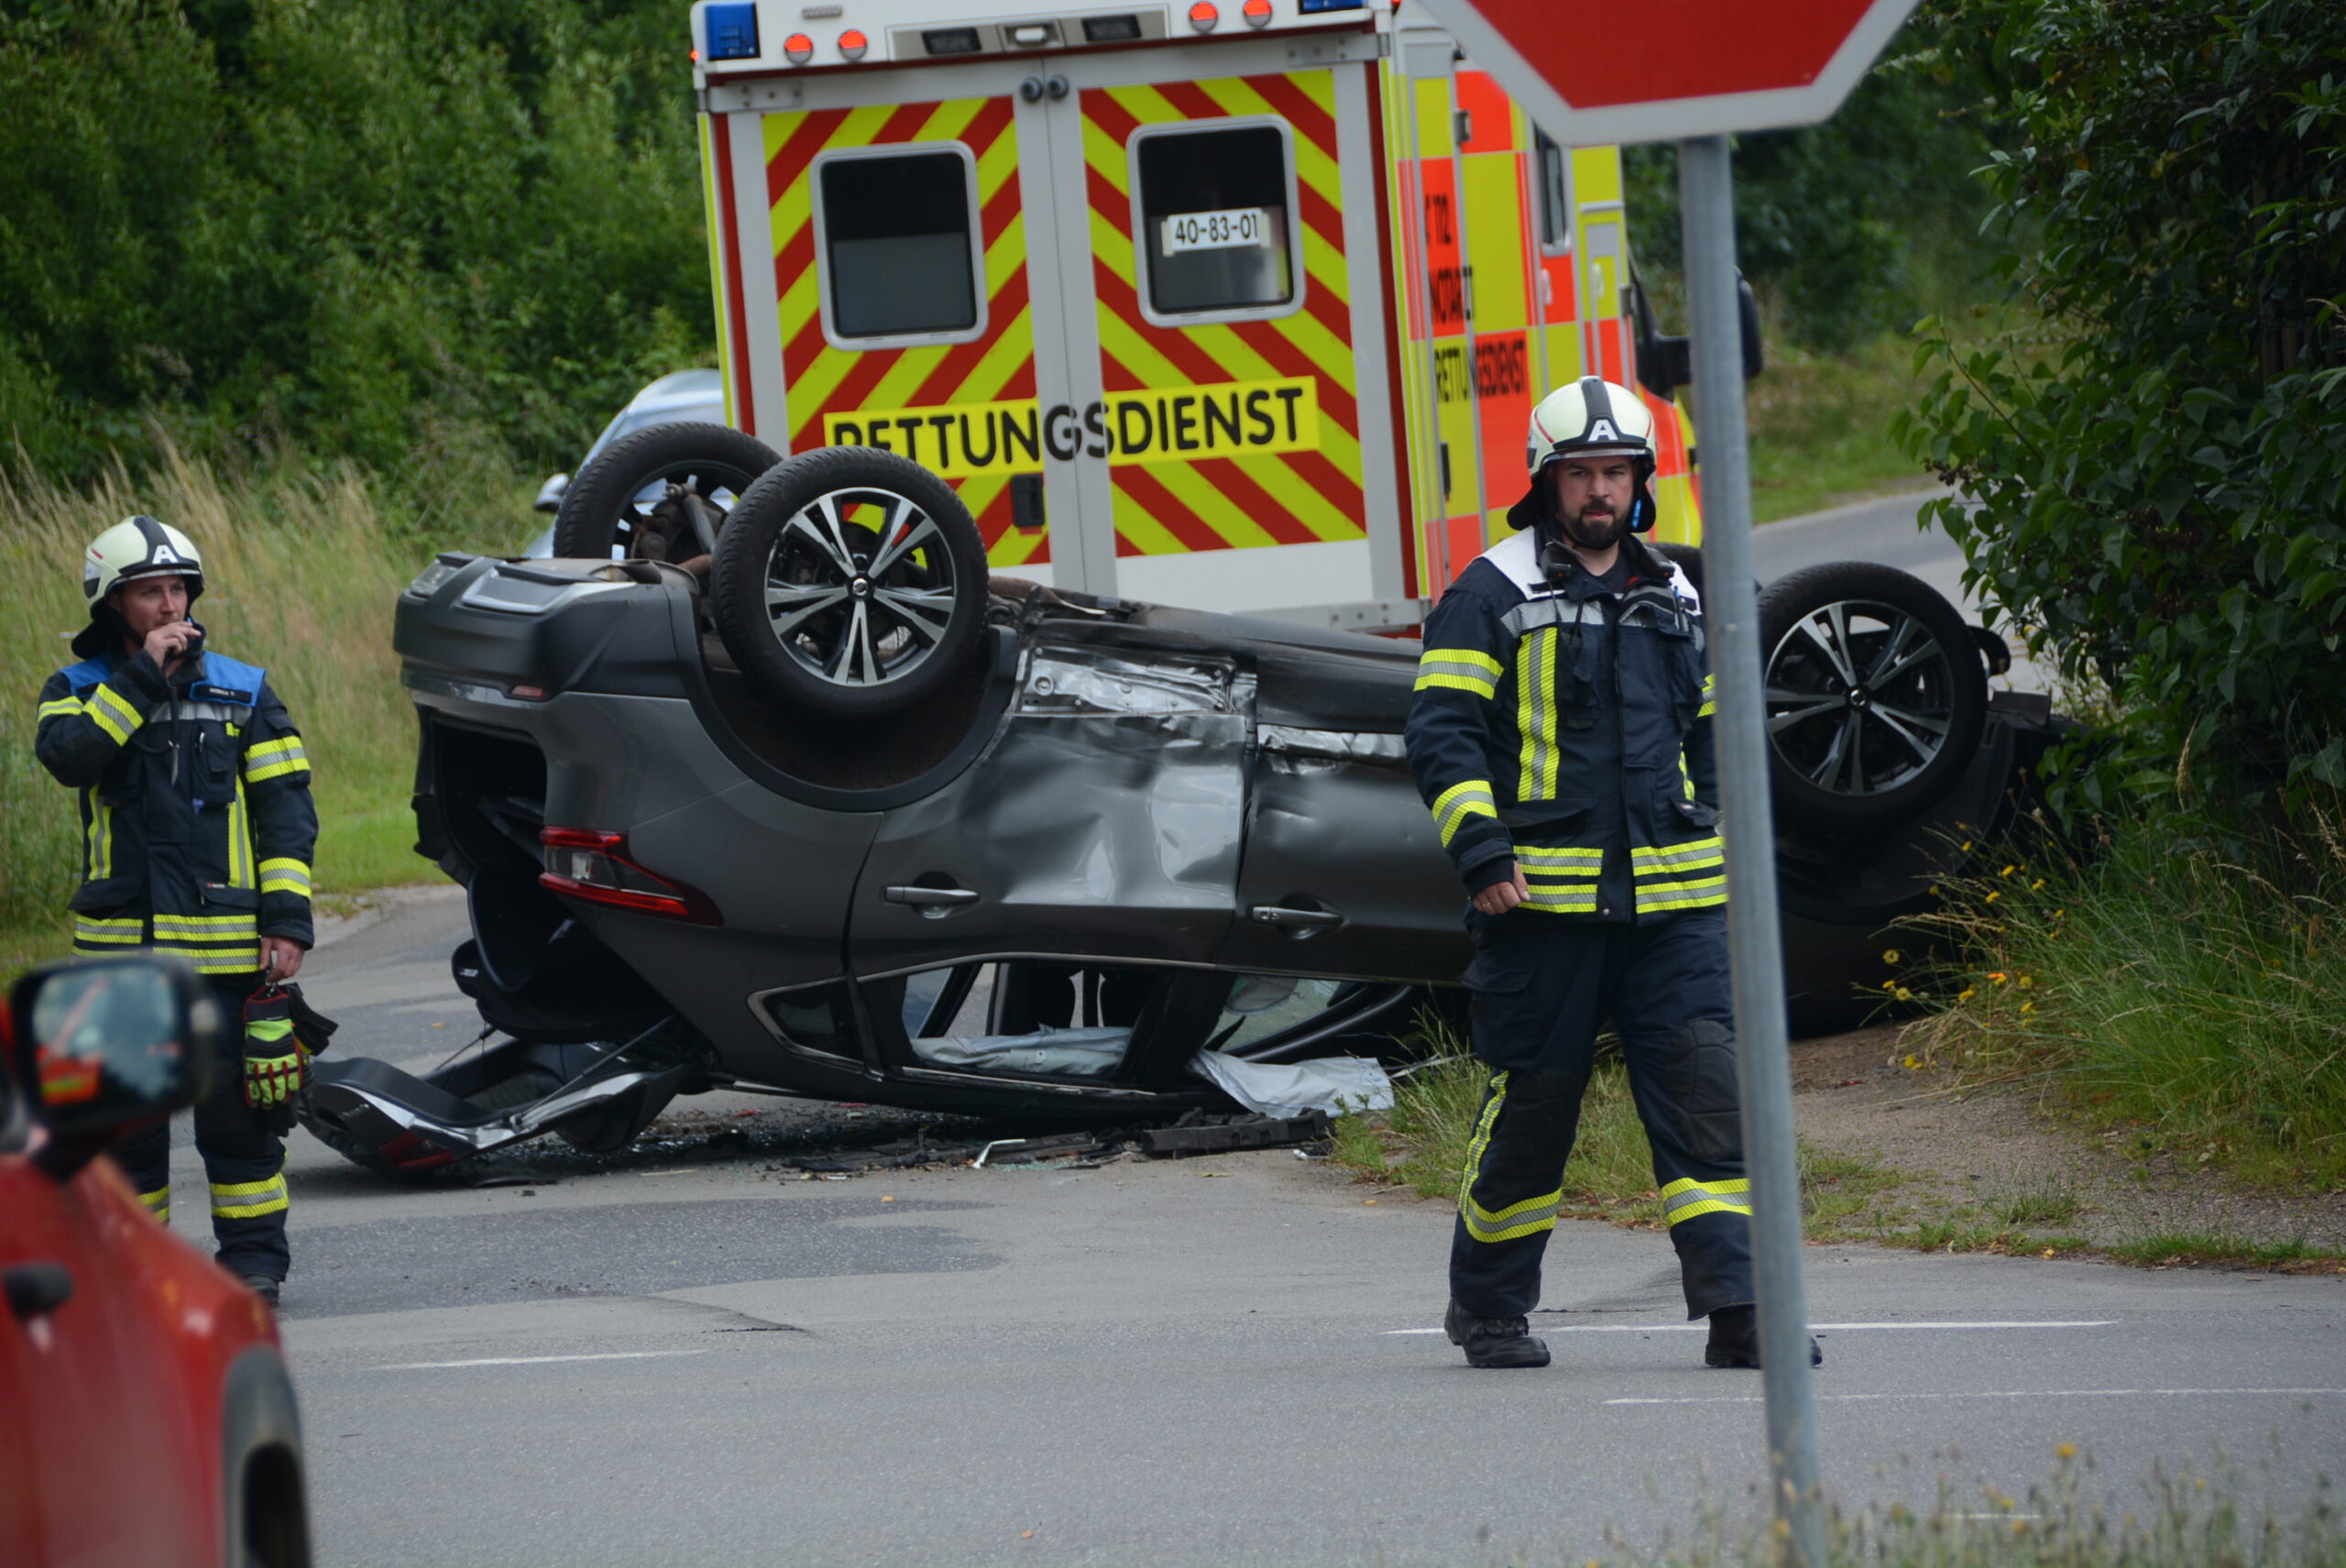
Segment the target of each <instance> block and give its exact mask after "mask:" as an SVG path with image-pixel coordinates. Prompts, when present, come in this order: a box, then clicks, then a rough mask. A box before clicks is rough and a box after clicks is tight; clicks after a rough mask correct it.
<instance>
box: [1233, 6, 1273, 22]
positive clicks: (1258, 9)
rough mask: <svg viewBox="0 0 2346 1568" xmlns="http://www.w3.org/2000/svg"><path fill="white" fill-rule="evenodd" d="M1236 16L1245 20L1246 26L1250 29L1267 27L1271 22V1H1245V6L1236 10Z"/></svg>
mask: <svg viewBox="0 0 2346 1568" xmlns="http://www.w3.org/2000/svg"><path fill="white" fill-rule="evenodd" d="M1238 14H1239V15H1240V16H1244V17H1245V18H1246V25H1247V26H1248V27H1267V26H1268V25H1269V24H1270V20H1271V0H1246V4H1244V5H1241V6H1240V7H1239V8H1238Z"/></svg>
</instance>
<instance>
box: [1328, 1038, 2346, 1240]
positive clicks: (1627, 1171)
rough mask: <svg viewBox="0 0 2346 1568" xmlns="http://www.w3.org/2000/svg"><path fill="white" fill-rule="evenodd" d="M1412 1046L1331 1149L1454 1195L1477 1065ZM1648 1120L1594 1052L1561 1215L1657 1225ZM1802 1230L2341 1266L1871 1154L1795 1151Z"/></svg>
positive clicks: (1608, 1058)
mask: <svg viewBox="0 0 2346 1568" xmlns="http://www.w3.org/2000/svg"><path fill="white" fill-rule="evenodd" d="M1418 1043H1419V1044H1420V1046H1421V1047H1423V1048H1424V1049H1425V1051H1426V1052H1427V1056H1426V1058H1425V1059H1424V1060H1423V1061H1422V1062H1421V1063H1420V1065H1418V1066H1416V1067H1414V1068H1409V1069H1402V1071H1401V1074H1400V1075H1399V1076H1398V1078H1397V1080H1396V1082H1395V1084H1394V1099H1393V1105H1392V1108H1391V1109H1390V1110H1387V1111H1384V1112H1380V1113H1375V1114H1372V1115H1368V1116H1346V1117H1343V1118H1342V1119H1341V1120H1339V1121H1338V1122H1337V1123H1336V1124H1335V1130H1334V1134H1333V1136H1332V1141H1331V1144H1330V1150H1329V1152H1330V1157H1331V1158H1332V1160H1333V1161H1334V1162H1335V1163H1336V1164H1337V1165H1339V1166H1342V1167H1343V1168H1346V1169H1348V1170H1351V1171H1353V1172H1354V1173H1355V1174H1356V1175H1357V1176H1359V1177H1360V1178H1362V1179H1367V1180H1375V1181H1379V1182H1384V1183H1387V1184H1390V1185H1392V1186H1396V1187H1403V1188H1407V1189H1408V1190H1410V1191H1411V1192H1414V1193H1416V1194H1417V1195H1418V1196H1419V1197H1420V1198H1439V1199H1453V1198H1454V1197H1455V1195H1456V1193H1457V1190H1458V1182H1459V1176H1460V1172H1461V1169H1462V1168H1463V1166H1464V1161H1465V1157H1466V1146H1467V1143H1468V1141H1469V1140H1470V1139H1471V1138H1472V1136H1473V1134H1474V1120H1475V1115H1476V1113H1477V1112H1478V1111H1479V1110H1480V1108H1481V1105H1482V1099H1483V1086H1484V1083H1485V1080H1486V1078H1487V1077H1488V1072H1487V1069H1485V1068H1484V1067H1483V1066H1482V1065H1481V1064H1480V1063H1478V1062H1476V1061H1474V1059H1473V1058H1470V1057H1467V1056H1465V1055H1464V1053H1463V1051H1462V1049H1461V1047H1460V1042H1459V1040H1458V1038H1457V1036H1456V1035H1455V1034H1454V1033H1453V1031H1452V1030H1450V1029H1449V1028H1448V1027H1447V1026H1445V1025H1442V1024H1440V1023H1438V1022H1433V1021H1428V1022H1427V1023H1426V1024H1425V1025H1422V1027H1421V1030H1420V1036H1419V1041H1418ZM1650 1161H1651V1157H1650V1153H1649V1150H1648V1146H1647V1143H1646V1136H1645V1129H1644V1128H1643V1126H1642V1125H1640V1124H1639V1121H1638V1114H1637V1107H1636V1106H1635V1104H1634V1103H1633V1102H1632V1101H1631V1099H1630V1095H1629V1083H1628V1070H1627V1069H1626V1068H1625V1067H1624V1066H1623V1064H1622V1062H1621V1058H1619V1056H1618V1055H1617V1054H1615V1053H1613V1052H1610V1051H1606V1052H1604V1053H1602V1054H1601V1055H1600V1057H1599V1058H1598V1061H1597V1066H1596V1070H1595V1074H1594V1075H1593V1076H1592V1077H1591V1078H1590V1080H1589V1086H1588V1093H1587V1096H1586V1098H1585V1099H1584V1100H1583V1102H1582V1103H1581V1119H1580V1128H1579V1132H1578V1135H1577V1136H1576V1137H1575V1138H1574V1140H1573V1152H1572V1157H1571V1159H1570V1160H1568V1161H1567V1162H1566V1164H1565V1168H1564V1179H1563V1204H1562V1213H1564V1214H1565V1215H1566V1216H1568V1217H1571V1218H1573V1219H1585V1220H1604V1221H1606V1222H1608V1223H1613V1224H1617V1225H1621V1226H1624V1227H1627V1228H1628V1229H1633V1230H1650V1229H1655V1228H1658V1227H1660V1225H1661V1212H1662V1211H1661V1193H1660V1191H1659V1190H1657V1189H1656V1187H1655V1185H1654V1179H1653V1168H1652V1165H1651V1163H1650ZM1800 1171H1801V1226H1802V1232H1803V1234H1804V1235H1805V1236H1806V1237H1807V1239H1808V1240H1810V1241H1812V1242H1869V1243H1875V1244H1879V1245H1887V1246H1899V1247H1911V1248H1913V1249H1914V1250H1915V1251H1918V1252H1957V1253H1988V1254H1993V1255H2006V1256H2013V1257H2040V1258H2053V1257H2084V1256H2090V1257H2099V1258H2106V1259H2108V1260H2110V1261H2112V1262H2117V1263H2124V1264H2133V1265H2137V1266H2144V1267H2159V1266H2180V1265H2213V1266H2232V1267H2249V1268H2264V1269H2270V1270H2272V1271H2274V1272H2276V1273H2320V1274H2332V1273H2339V1272H2346V1253H2341V1252H2339V1251H2337V1250H2335V1249H2332V1248H2328V1247H2321V1246H2316V1245H2311V1244H2309V1243H2307V1242H2304V1241H2285V1242H2278V1243H2275V1242H2260V1241H2254V1240H2252V1239H2249V1238H2247V1237H2243V1236H2235V1235H2228V1234H2221V1233H2217V1232H2194V1233H2189V1234H2184V1233H2151V1234H2141V1235H2136V1236H2121V1237H2118V1238H2115V1239H2112V1238H2110V1237H2108V1236H2102V1237H2094V1238H2088V1237H2084V1236H2080V1235H2077V1234H2072V1233H2070V1232H2068V1231H2066V1230H2064V1229H2062V1228H2061V1227H2064V1226H2068V1225H2071V1224H2074V1223H2076V1222H2077V1219H2078V1217H2079V1215H2080V1212H2081V1211H2082V1209H2083V1207H2084V1204H2083V1201H2082V1200H2081V1199H2079V1198H2078V1196H2077V1194H2076V1193H2075V1192H2073V1191H2071V1190H2068V1189H2067V1188H2066V1187H2063V1186H2060V1185H2058V1184H2055V1183H2050V1182H2035V1183H2031V1184H2023V1185H2020V1186H2015V1187H2012V1188H2010V1189H2006V1190H1990V1191H1987V1192H1983V1193H1980V1194H1979V1195H1978V1196H1976V1197H1971V1198H1966V1199H1963V1200H1961V1201H1956V1202H1954V1203H1952V1204H1950V1203H1948V1202H1946V1201H1944V1200H1943V1199H1941V1198H1938V1197H1936V1196H1933V1195H1928V1194H1925V1193H1924V1192H1921V1191H1918V1190H1915V1184H1914V1183H1913V1181H1912V1180H1911V1179H1909V1178H1908V1177H1907V1176H1906V1175H1905V1174H1904V1173H1903V1172H1901V1171H1898V1170H1894V1169H1891V1168H1887V1167H1884V1166H1881V1165H1879V1164H1876V1163H1874V1162H1872V1161H1869V1160H1864V1159H1856V1158H1851V1157H1847V1156H1842V1155H1836V1154H1831V1153H1827V1152H1825V1151H1823V1150H1820V1149H1817V1148H1815V1147H1814V1146H1810V1145H1809V1144H1808V1143H1806V1142H1805V1141H1803V1143H1802V1145H1801V1149H1800Z"/></svg>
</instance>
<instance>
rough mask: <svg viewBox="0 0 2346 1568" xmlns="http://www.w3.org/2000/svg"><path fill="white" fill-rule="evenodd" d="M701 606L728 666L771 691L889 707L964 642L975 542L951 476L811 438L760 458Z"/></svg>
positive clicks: (975, 625) (970, 614) (845, 710)
mask: <svg viewBox="0 0 2346 1568" xmlns="http://www.w3.org/2000/svg"><path fill="white" fill-rule="evenodd" d="M875 566H876V567H877V568H878V569H877V570H876V571H875V570H873V568H874V567H875ZM709 609H710V613H711V614H713V615H714V616H715V617H716V619H717V630H718V634H719V635H720V636H722V637H723V638H724V639H725V646H726V648H727V650H728V651H729V652H731V653H732V655H733V660H734V663H737V664H739V665H740V668H741V674H743V675H744V676H746V677H748V679H749V680H750V682H751V684H752V685H755V686H757V688H758V689H759V690H760V691H762V692H763V693H764V694H765V695H766V696H770V697H773V699H774V700H776V701H777V702H781V703H784V704H786V705H788V706H789V707H793V708H795V709H797V710H799V711H801V712H806V713H819V714H827V715H829V716H831V717H834V718H875V717H878V716H879V715H882V714H889V713H900V712H903V711H904V710H905V709H907V708H910V707H915V706H917V705H918V704H919V703H920V702H921V701H922V700H923V699H925V698H926V697H927V696H930V695H932V694H933V693H935V692H936V691H937V690H938V689H939V688H940V687H942V686H944V685H946V684H947V683H948V682H949V681H950V680H952V678H953V677H954V675H955V674H958V673H959V671H960V670H961V669H962V668H963V667H964V666H966V665H967V664H968V663H969V662H970V660H971V659H973V658H975V657H976V656H977V651H978V639H979V634H980V633H981V631H982V630H984V623H985V610H986V552H985V544H984V542H983V540H982V539H981V537H980V535H979V533H978V525H977V523H976V521H974V520H972V519H971V518H970V512H969V509H968V508H966V507H964V506H963V505H962V504H961V499H960V498H959V496H957V495H955V494H954V493H953V490H952V487H950V486H948V484H946V483H945V481H944V480H942V479H940V478H938V477H937V476H936V475H934V474H932V473H930V472H929V471H928V470H927V469H926V468H923V467H922V466H919V465H918V464H916V463H914V462H912V461H911V460H909V459H907V458H904V457H899V456H897V455H895V454H894V453H893V452H880V451H876V450H873V449H872V448H870V447H864V446H826V447H821V448H818V449H817V450H816V451H813V452H806V453H802V454H800V455H797V456H795V457H793V458H790V459H788V460H787V461H786V462H784V463H782V464H781V465H779V466H776V467H774V468H772V469H770V470H768V471H767V473H766V474H765V475H764V477H762V478H760V479H759V480H758V481H757V483H755V484H753V485H751V487H750V488H749V490H748V492H747V493H746V494H744V495H743V496H742V497H741V499H740V503H739V504H738V505H737V506H735V507H734V509H733V517H732V521H730V522H729V524H728V525H727V527H726V529H725V532H723V533H722V534H720V535H719V536H718V542H717V559H716V562H715V563H714V565H712V568H711V571H710V579H709Z"/></svg>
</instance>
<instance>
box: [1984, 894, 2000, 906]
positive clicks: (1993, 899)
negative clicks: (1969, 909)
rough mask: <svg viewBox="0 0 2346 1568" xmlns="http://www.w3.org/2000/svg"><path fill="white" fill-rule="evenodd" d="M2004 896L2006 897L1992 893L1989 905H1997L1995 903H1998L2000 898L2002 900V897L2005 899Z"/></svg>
mask: <svg viewBox="0 0 2346 1568" xmlns="http://www.w3.org/2000/svg"><path fill="white" fill-rule="evenodd" d="M2003 896H2004V895H2003V894H2001V893H1991V894H1989V895H1988V898H1987V902H1988V903H1990V904H1993V903H1995V902H1996V900H1998V899H2000V898H2001V897H2003Z"/></svg>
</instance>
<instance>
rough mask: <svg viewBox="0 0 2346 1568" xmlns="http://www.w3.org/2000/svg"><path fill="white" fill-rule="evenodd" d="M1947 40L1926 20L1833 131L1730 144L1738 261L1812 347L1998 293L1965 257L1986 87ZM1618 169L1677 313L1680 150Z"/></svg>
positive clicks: (1799, 131) (1980, 204) (1975, 199)
mask: <svg viewBox="0 0 2346 1568" xmlns="http://www.w3.org/2000/svg"><path fill="white" fill-rule="evenodd" d="M1945 35H1946V20H1945V18H1943V17H1942V16H1940V15H1939V14H1938V13H1936V12H1935V11H1926V12H1924V14H1923V15H1922V16H1918V17H1917V18H1915V20H1913V22H1911V23H1909V24H1908V26H1907V27H1905V29H1904V30H1902V32H1901V33H1900V34H1899V36H1898V37H1897V38H1896V39H1894V40H1893V41H1892V42H1891V46H1890V48H1889V49H1887V50H1885V51H1884V54H1883V58H1882V60H1881V62H1880V64H1879V65H1878V66H1876V67H1875V69H1874V70H1873V71H1872V72H1870V73H1869V75H1868V76H1867V77H1866V79H1865V80H1864V81H1863V82H1859V83H1858V89H1857V91H1856V92H1855V93H1852V94H1850V97H1849V101H1848V102H1847V104H1843V105H1842V108H1841V111H1840V113H1838V114H1837V115H1834V116H1833V118H1831V119H1829V120H1827V121H1825V122H1824V123H1823V124H1821V125H1815V126H1799V127H1796V128H1793V129H1790V130H1781V131H1759V132H1753V133H1749V134H1746V135H1743V136H1739V137H1736V138H1735V225H1736V248H1737V252H1738V255H1737V260H1738V264H1739V265H1740V266H1741V267H1742V269H1743V272H1744V275H1745V276H1746V277H1748V278H1749V279H1750V280H1751V281H1752V286H1753V287H1754V288H1755V289H1756V290H1758V291H1759V293H1760V294H1761V296H1762V298H1763V299H1765V300H1766V301H1767V302H1768V304H1769V305H1770V314H1771V315H1772V316H1773V317H1774V319H1775V320H1776V321H1777V322H1778V323H1781V327H1782V328H1783V330H1785V331H1787V332H1789V333H1790V334H1791V335H1792V337H1794V338H1795V339H1797V340H1798V341H1800V342H1801V343H1803V344H1805V345H1808V346H1810V347H1813V348H1820V349H1825V350H1828V351H1836V352H1838V351H1843V350H1847V348H1849V347H1850V346H1851V345H1855V344H1858V343H1863V342H1866V341H1868V340H1869V339H1871V338H1873V337H1875V336H1877V335H1879V334H1881V333H1883V332H1885V331H1896V332H1903V331H1904V330H1905V329H1906V328H1907V327H1908V326H1910V325H1911V324H1912V323H1913V321H1914V319H1915V317H1917V316H1918V315H1920V314H1922V313H1923V312H1924V310H1925V309H1926V308H1929V307H1930V306H1932V305H1934V304H1935V303H1936V302H1939V301H1942V300H1944V299H1946V298H1949V297H1957V298H1961V299H1965V300H1970V299H1975V298H1978V297H1979V295H1980V294H1981V293H1982V292H1984V291H1989V290H1990V289H1992V288H1993V286H1994V280H1993V279H1992V277H1991V276H1990V274H1989V272H1988V271H1987V269H1986V266H1985V258H1983V257H1981V256H1980V255H1979V252H1978V250H1977V249H1976V247H1974V246H1973V245H1972V244H1971V235H1972V233H1973V231H1974V230H1975V229H1976V228H1977V227H1978V225H1979V222H1980V220H1981V219H1982V218H1983V217H1984V216H1985V215H1986V214H1987V212H1988V208H1989V206H1990V202H1989V200H1988V197H1987V194H1986V192H1983V191H1981V190H1980V188H1979V182H1978V181H1975V180H1974V179H1973V178H1972V177H1971V173H1972V170H1975V169H1977V168H1978V167H1979V165H1980V164H1982V163H1984V162H1985V161H1987V159H1988V154H1989V151H1990V142H1989V139H1988V136H1987V133H1986V129H1985V127H1984V126H1982V124H1981V122H1980V120H1979V116H1978V115H1977V114H1976V113H1975V112H1974V107H1975V105H1976V104H1977V103H1978V101H1979V96H1980V92H1981V86H1982V84H1981V82H1979V80H1978V76H1977V72H1976V71H1975V70H1974V69H1973V68H1972V67H1971V65H1970V64H1969V63H1968V59H1967V57H1966V56H1965V55H1964V54H1962V53H1961V52H1960V51H1957V50H1950V49H1947V48H1946V36H1945ZM1624 160H1625V166H1626V167H1625V172H1626V175H1627V179H1628V185H1629V206H1630V210H1631V211H1632V212H1633V213H1634V214H1636V219H1635V221H1636V238H1637V247H1638V258H1639V265H1640V267H1641V268H1642V269H1644V270H1645V271H1646V272H1647V273H1648V274H1649V276H1648V278H1647V282H1648V284H1649V286H1650V287H1651V288H1652V289H1653V291H1654V293H1655V294H1656V296H1657V297H1658V298H1661V299H1664V300H1666V301H1670V302H1674V301H1675V299H1676V297H1677V295H1678V292H1679V289H1678V284H1677V280H1676V274H1677V272H1678V270H1679V263H1680V258H1679V226H1678V157H1677V149H1676V148H1675V147H1673V146H1672V145H1670V144H1667V143H1661V144H1655V145H1651V146H1643V147H1631V148H1626V149H1624ZM1672 314H1674V312H1672Z"/></svg>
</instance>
